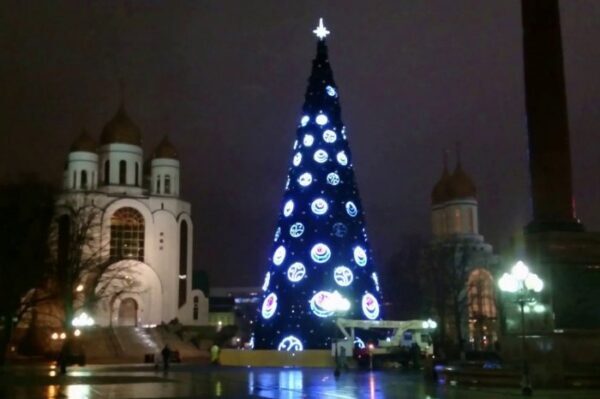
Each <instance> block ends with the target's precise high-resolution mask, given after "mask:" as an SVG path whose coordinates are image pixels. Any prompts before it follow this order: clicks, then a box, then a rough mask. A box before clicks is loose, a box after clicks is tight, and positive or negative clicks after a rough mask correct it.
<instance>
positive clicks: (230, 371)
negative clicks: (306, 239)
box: [0, 364, 600, 399]
mask: <svg viewBox="0 0 600 399" xmlns="http://www.w3.org/2000/svg"><path fill="white" fill-rule="evenodd" d="M516 397H520V393H519V391H518V390H517V389H500V388H497V389H494V388H487V389H478V390H475V389H469V388H461V387H449V386H436V385H432V384H429V383H426V382H425V381H424V379H423V377H422V375H421V374H418V373H406V372H399V371H391V370H390V371H375V372H358V371H357V372H349V373H345V374H342V375H341V376H340V377H339V378H337V379H336V378H334V376H333V372H332V370H329V369H308V368H304V369H297V368H229V367H220V368H211V367H206V366H193V365H185V364H183V365H174V366H173V367H172V368H171V369H170V370H169V371H168V372H166V373H165V372H163V371H156V370H154V369H153V368H152V366H148V365H127V366H106V365H104V366H88V367H74V368H72V369H70V370H69V372H68V374H67V375H66V376H60V375H56V370H54V369H52V368H50V366H15V367H8V368H5V369H2V370H1V371H0V399H4V398H10V399H36V398H40V399H65V398H69V399H100V398H102V399H108V398H110V399H124V398H131V399H155V398H168V399H183V398H223V399H230V398H235V399H239V398H272V399H275V398H277V399H279V398H281V399H296V398H323V399H328V398H331V399H355V398H367V399H376V398H377V399H380V398H419V399H459V398H460V399H484V398H485V399H488V398H489V399H494V398H516ZM535 397H536V398H556V399H558V398H577V399H588V398H589V399H591V398H599V397H600V391H536V392H535Z"/></svg>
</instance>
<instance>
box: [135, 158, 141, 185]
mask: <svg viewBox="0 0 600 399" xmlns="http://www.w3.org/2000/svg"><path fill="white" fill-rule="evenodd" d="M139 185H140V165H139V164H138V163H137V162H136V163H135V186H136V187H137V186H139Z"/></svg>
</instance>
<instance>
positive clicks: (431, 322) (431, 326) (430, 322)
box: [423, 319, 437, 330]
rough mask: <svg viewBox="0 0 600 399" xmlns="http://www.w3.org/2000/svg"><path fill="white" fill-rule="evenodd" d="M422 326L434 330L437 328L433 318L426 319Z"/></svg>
mask: <svg viewBox="0 0 600 399" xmlns="http://www.w3.org/2000/svg"><path fill="white" fill-rule="evenodd" d="M423 328H424V329H431V330H435V329H436V328H437V323H436V322H435V321H434V320H431V319H427V320H425V321H424V322H423Z"/></svg>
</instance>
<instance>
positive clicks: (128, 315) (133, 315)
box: [117, 298, 138, 327]
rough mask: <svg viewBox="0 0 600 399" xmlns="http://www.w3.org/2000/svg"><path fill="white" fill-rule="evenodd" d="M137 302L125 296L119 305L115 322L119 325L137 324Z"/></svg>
mask: <svg viewBox="0 0 600 399" xmlns="http://www.w3.org/2000/svg"><path fill="white" fill-rule="evenodd" d="M137 320H138V303H137V301H136V300H135V299H133V298H125V299H123V300H122V301H121V304H120V305H119V313H118V319H117V323H118V325H119V326H134V327H135V326H137Z"/></svg>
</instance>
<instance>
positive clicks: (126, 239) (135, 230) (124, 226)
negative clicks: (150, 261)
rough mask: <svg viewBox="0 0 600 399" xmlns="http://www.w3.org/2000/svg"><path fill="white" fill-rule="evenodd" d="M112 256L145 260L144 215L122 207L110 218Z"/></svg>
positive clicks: (117, 258) (115, 258)
mask: <svg viewBox="0 0 600 399" xmlns="http://www.w3.org/2000/svg"><path fill="white" fill-rule="evenodd" d="M110 258H111V259H112V260H119V259H137V260H140V261H143V260H144V217H143V216H142V215H141V214H140V213H139V212H138V211H136V210H135V209H133V208H121V209H119V210H117V211H116V212H115V213H114V214H113V215H112V217H111V219H110Z"/></svg>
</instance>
